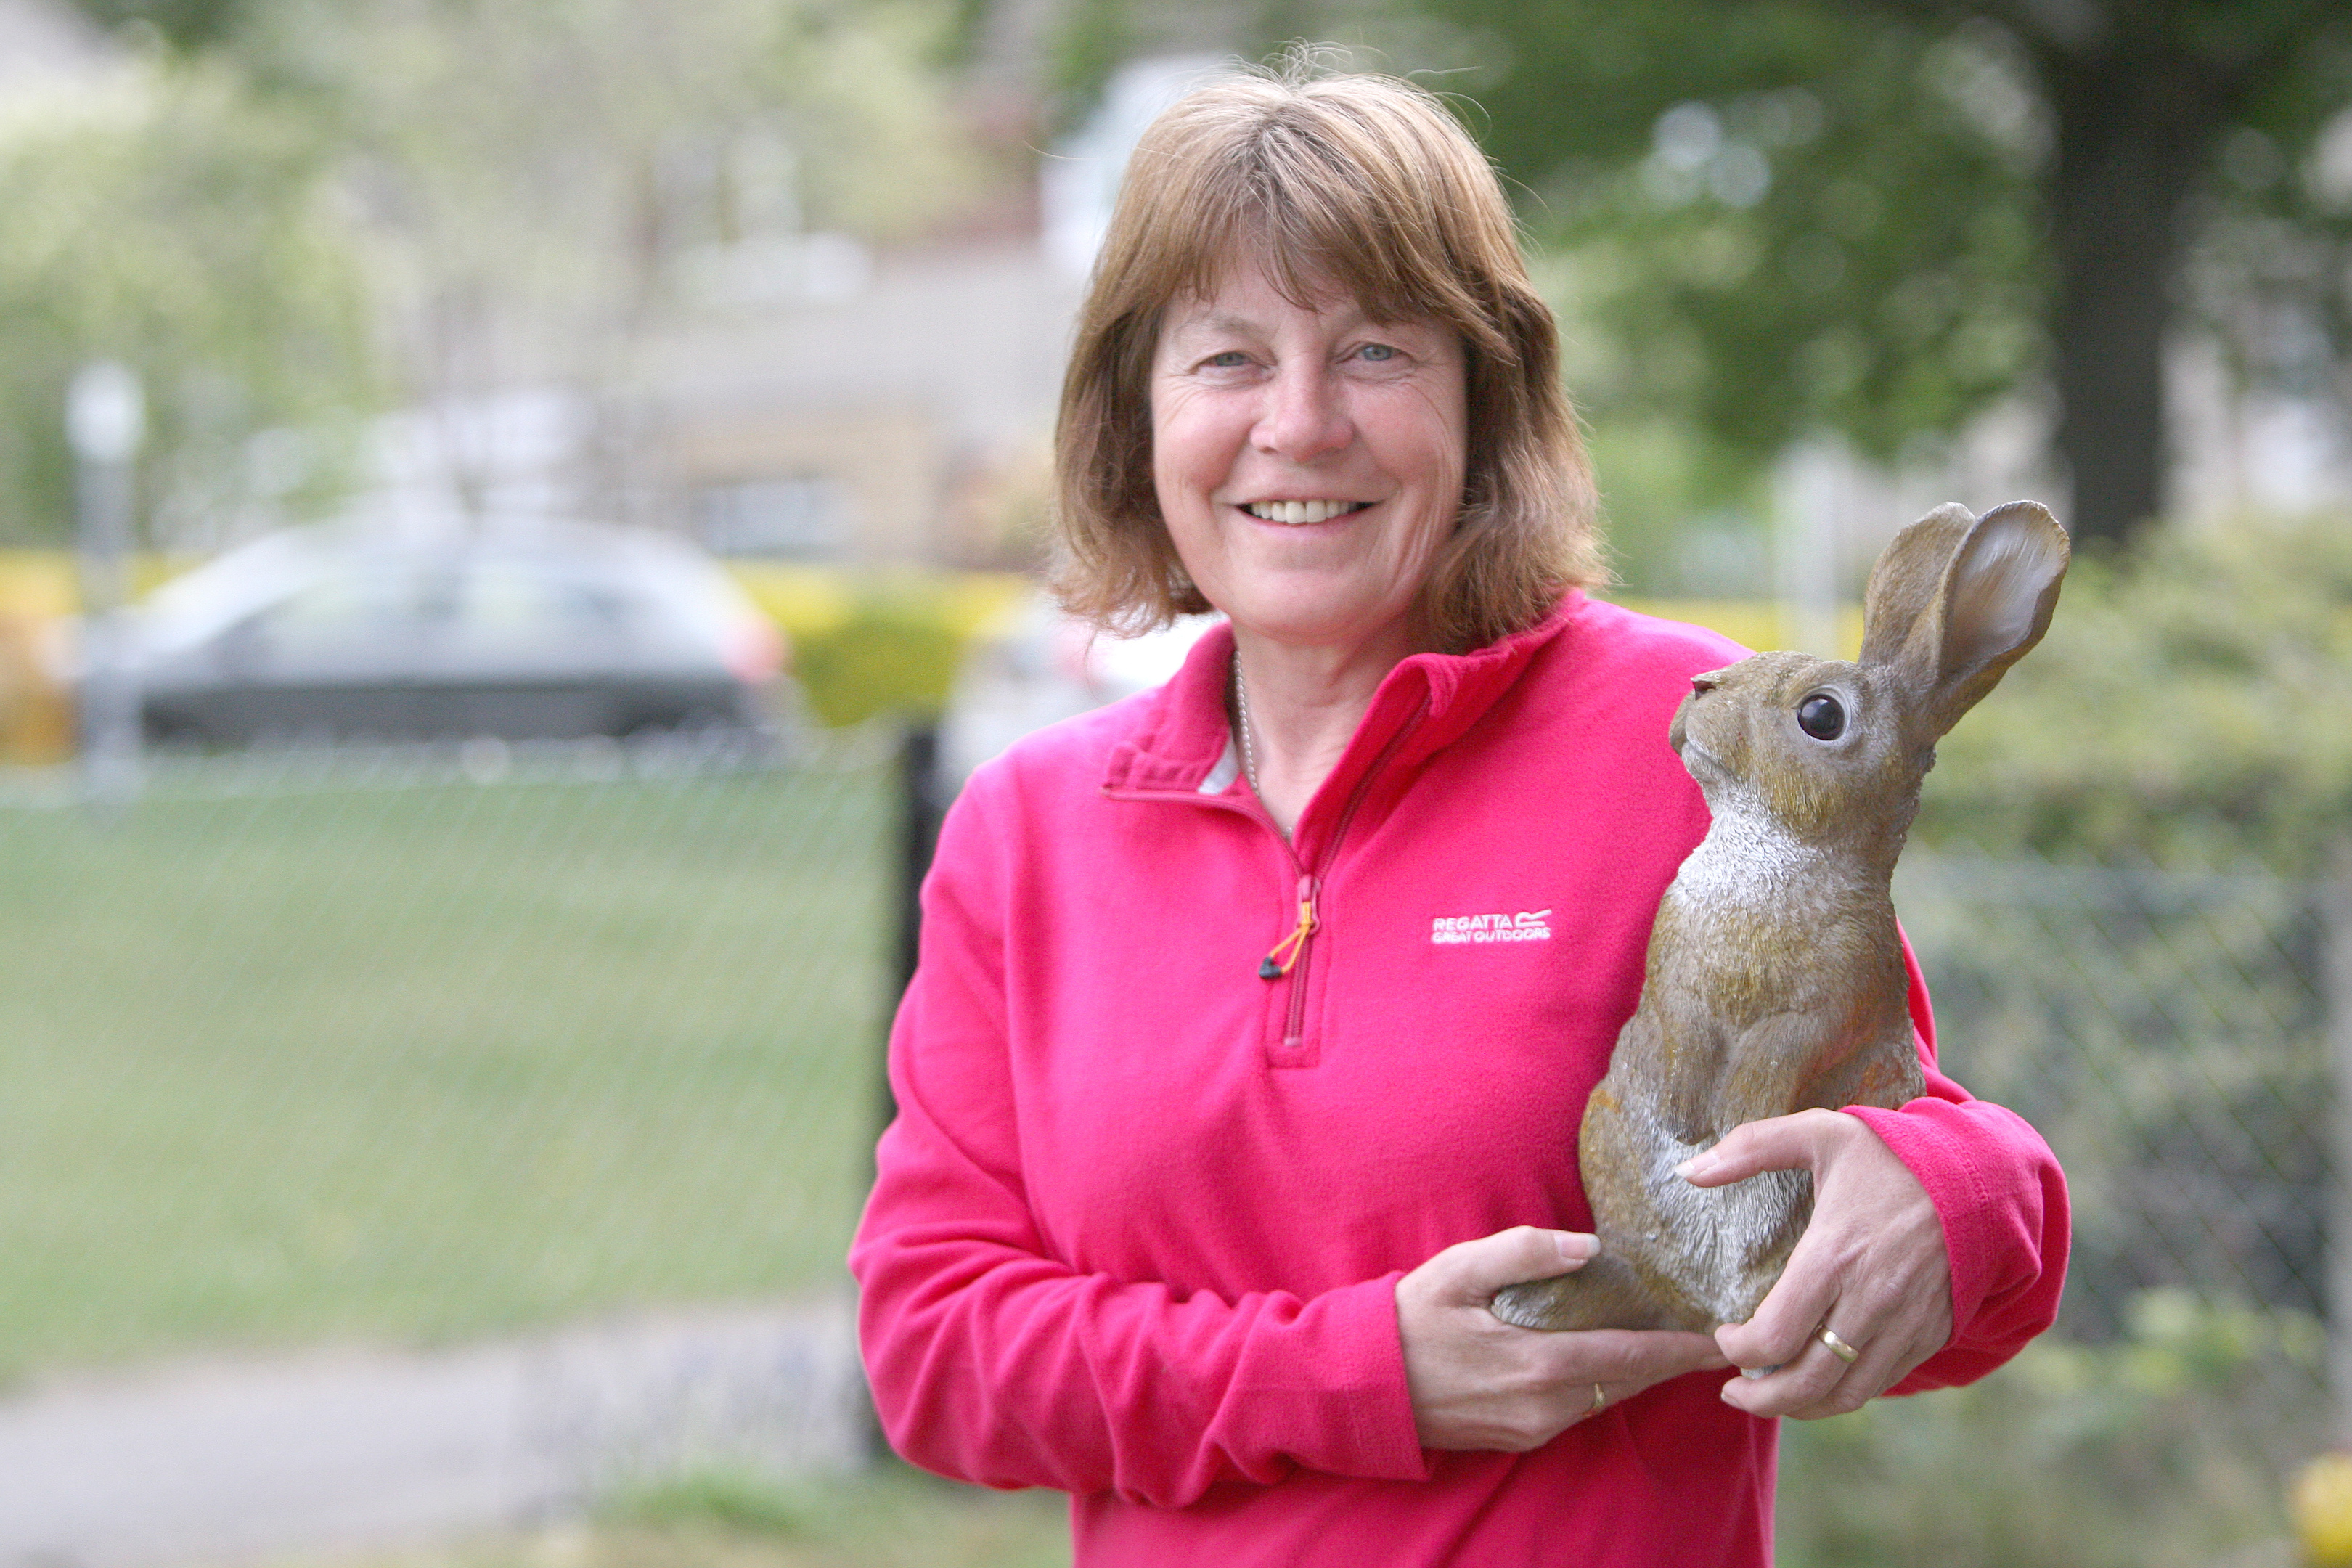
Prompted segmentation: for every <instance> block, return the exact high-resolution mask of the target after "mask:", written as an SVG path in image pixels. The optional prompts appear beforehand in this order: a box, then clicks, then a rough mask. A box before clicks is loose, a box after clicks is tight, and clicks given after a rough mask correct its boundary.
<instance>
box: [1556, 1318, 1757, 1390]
mask: <svg viewBox="0 0 2352 1568" xmlns="http://www.w3.org/2000/svg"><path fill="white" fill-rule="evenodd" d="M1535 1344H1536V1348H1537V1351H1538V1353H1539V1354H1541V1355H1543V1356H1544V1357H1545V1358H1546V1359H1545V1362H1544V1363H1543V1365H1544V1373H1545V1375H1546V1376H1548V1377H1549V1378H1552V1379H1555V1380H1557V1381H1558V1382H1560V1383H1563V1384H1580V1383H1605V1384H1612V1385H1613V1384H1621V1383H1622V1384H1628V1385H1629V1386H1632V1387H1636V1388H1647V1387H1648V1386H1649V1385H1650V1384H1654V1383H1663V1382H1664V1381H1665V1380H1666V1379H1667V1378H1670V1377H1680V1376H1681V1375H1682V1374H1683V1373H1686V1372H1696V1371H1698V1370H1699V1369H1700V1368H1702V1367H1709V1366H1722V1365H1725V1364H1727V1363H1725V1361H1724V1359H1723V1352H1721V1351H1719V1350H1717V1348H1716V1345H1715V1342H1714V1341H1713V1340H1711V1339H1709V1338H1708V1337H1707V1336H1706V1335H1705V1334H1686V1333H1676V1332H1672V1331H1665V1330H1657V1329H1581V1330H1577V1331H1571V1332H1568V1333H1549V1334H1538V1335H1537V1336H1536V1340H1535Z"/></svg>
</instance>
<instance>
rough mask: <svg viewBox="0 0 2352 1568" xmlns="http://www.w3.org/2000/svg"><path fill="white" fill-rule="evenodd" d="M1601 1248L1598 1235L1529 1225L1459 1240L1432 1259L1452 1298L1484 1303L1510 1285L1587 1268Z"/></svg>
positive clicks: (1439, 1280)
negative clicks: (1473, 1238)
mask: <svg viewBox="0 0 2352 1568" xmlns="http://www.w3.org/2000/svg"><path fill="white" fill-rule="evenodd" d="M1600 1249H1601V1243H1600V1241H1599V1239H1598V1238H1597V1237H1591V1236H1585V1235H1581V1234H1580V1233H1578V1232H1576V1231H1572V1230H1538V1229H1537V1228H1536V1227H1535V1226H1525V1225H1523V1226H1517V1227H1515V1228H1513V1229H1510V1230H1505V1231H1497V1232H1496V1234H1495V1235H1493V1236H1484V1237H1479V1238H1478V1239H1477V1240H1475V1241H1464V1242H1457V1243H1456V1244H1455V1245H1454V1246H1452V1247H1447V1248H1446V1249H1445V1250H1444V1251H1443V1252H1441V1253H1439V1254H1438V1255H1437V1256H1436V1257H1435V1258H1432V1259H1431V1260H1430V1261H1431V1262H1432V1263H1433V1264H1434V1265H1435V1266H1436V1268H1435V1269H1434V1272H1435V1274H1436V1276H1437V1279H1436V1281H1435V1282H1436V1283H1437V1284H1438V1285H1439V1286H1440V1288H1441V1289H1442V1290H1443V1292H1444V1295H1445V1296H1446V1297H1447V1298H1448V1299H1450V1300H1455V1301H1461V1302H1475V1303H1476V1304H1478V1305H1481V1306H1483V1305H1485V1304H1486V1300H1487V1299H1488V1298H1489V1297H1491V1296H1493V1295H1494V1294H1495V1292H1496V1291H1497V1290H1500V1289H1502V1288H1503V1287H1504V1286H1506V1285H1517V1284H1518V1283H1520V1282H1521V1281H1522V1280H1527V1279H1556V1278H1558V1277H1559V1275H1562V1274H1567V1273H1570V1272H1572V1271H1573V1270H1575V1269H1579V1268H1583V1267H1584V1265H1585V1264H1586V1262H1588V1261H1589V1260H1590V1259H1591V1257H1592V1255H1593V1254H1594V1253H1596V1252H1598V1251H1599V1250H1600Z"/></svg>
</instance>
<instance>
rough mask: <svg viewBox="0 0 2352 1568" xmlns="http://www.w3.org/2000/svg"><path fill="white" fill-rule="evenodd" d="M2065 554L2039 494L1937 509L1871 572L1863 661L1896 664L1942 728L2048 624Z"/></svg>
mask: <svg viewBox="0 0 2352 1568" xmlns="http://www.w3.org/2000/svg"><path fill="white" fill-rule="evenodd" d="M2067 554H2068V552H2067V546H2066V531H2065V530H2064V529H2063V528H2061V527H2059V526H2058V520H2057V519H2056V518H2053V517H2052V516H2051V515H2050V513H2049V511H2048V510H2047V509H2046V508H2044V507H2042V506H2041V505H2040V504H2038V503H2036V502H2033V501H2011V503H2010V504H2009V505H2007V506H2002V507H1995V508H1994V509H1993V510H1990V511H1989V512H1987V513H1985V514H1984V516H1983V517H1981V518H1971V517H1970V516H1969V513H1968V509H1967V508H1965V507H1961V506H1957V505H1955V506H1944V507H1938V508H1937V509H1936V510H1934V511H1932V512H1930V513H1928V514H1927V516H1926V517H1924V518H1921V519H1920V520H1919V521H1917V522H1915V523H1913V524H1912V525H1911V526H1910V527H1909V528H1906V529H1905V530H1904V531H1902V532H1901V533H1900V534H1898V535H1897V536H1896V537H1895V542H1894V543H1892V544H1890V545H1888V546H1887V548H1886V553H1885V555H1883V556H1881V557H1880V558H1879V562H1878V565H1877V567H1876V568H1875V569H1874V570H1873V571H1872V573H1871V574H1870V590H1869V596H1868V601H1867V614H1868V616H1869V620H1870V628H1869V633H1868V635H1867V636H1866V637H1864V640H1863V650H1862V661H1863V662H1864V664H1886V665H1892V666H1895V668H1896V669H1897V672H1898V673H1899V674H1901V675H1902V676H1903V677H1904V679H1905V683H1906V685H1909V686H1910V687H1911V688H1912V689H1914V690H1915V691H1916V692H1917V693H1918V694H1919V697H1920V707H1919V710H1918V712H1919V717H1920V718H1921V719H1922V720H1923V721H1925V723H1926V724H1927V727H1928V728H1929V729H1930V731H1931V732H1932V733H1933V734H1936V735H1940V734H1942V733H1943V732H1944V731H1947V730H1948V729H1950V728H1951V727H1952V726H1953V725H1954V724H1956V723H1958V721H1959V718H1960V715H1961V714H1963V713H1965V712H1967V711H1968V710H1969V709H1970V708H1972V707H1974V706H1976V704H1977V702H1978V700H1979V699H1981V698H1982V697H1983V696H1984V694H1985V693H1986V692H1988V691H1990V690H1991V689H1993V687H1994V686H1995V685H1996V684H1997V683H1999V681H2000V678H2001V676H2002V675H2003V674H2004V673H2005V672H2006V671H2007V670H2008V668H2009V667H2010V666H2011V665H2012V664H2014V663H2016V662H2017V661H2018V660H2019V659H2020V658H2023V657H2024V656H2025V652H2026V650H2027V649H2028V648H2031V647H2032V646H2033V645H2034V644H2035V643H2037V642H2040V641H2041V640H2042V633H2043V632H2045V631H2047V630H2049V628H2050V612H2051V610H2052V609H2053V607H2054V606H2055V605H2057V603H2058V584H2059V582H2060V580H2061V579H2063V577H2064V576H2065V574H2066V561H2067Z"/></svg>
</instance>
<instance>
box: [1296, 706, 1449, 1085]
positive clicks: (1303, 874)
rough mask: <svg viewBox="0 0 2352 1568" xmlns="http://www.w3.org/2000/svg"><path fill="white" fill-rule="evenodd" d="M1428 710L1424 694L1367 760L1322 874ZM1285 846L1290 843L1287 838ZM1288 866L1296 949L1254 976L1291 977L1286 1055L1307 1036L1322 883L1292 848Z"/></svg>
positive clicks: (1333, 830)
mask: <svg viewBox="0 0 2352 1568" xmlns="http://www.w3.org/2000/svg"><path fill="white" fill-rule="evenodd" d="M1428 710H1429V694H1428V693H1427V692H1426V691H1424V692H1423V693H1422V697H1421V700H1420V701H1419V702H1417V703H1415V704H1414V705H1413V710H1412V714H1411V715H1410V716H1408V717H1407V718H1406V720H1405V721H1404V722H1403V723H1402V724H1400V725H1398V726H1397V731H1396V733H1395V734H1393V735H1391V736H1390V737H1389V739H1388V744H1386V745H1384V746H1382V747H1381V751H1380V754H1379V755H1378V756H1376V757H1374V758H1373V759H1372V764H1371V766H1370V767H1368V768H1366V769H1365V770H1364V776H1363V777H1362V778H1360V779H1358V780H1357V781H1356V787H1355V789H1354V790H1352V791H1351V792H1349V795H1348V804H1347V805H1346V807H1345V808H1343V809H1342V810H1341V811H1340V813H1339V821H1338V822H1337V823H1336V824H1334V825H1333V826H1332V828H1331V841H1330V842H1329V843H1328V844H1326V845H1325V846H1324V847H1323V858H1322V864H1323V866H1324V868H1326V869H1327V870H1328V868H1330V867H1331V866H1332V865H1333V864H1334V863H1335V862H1336V861H1337V860H1338V859H1339V845H1340V843H1341V841H1342V840H1344V839H1345V838H1346V837H1348V826H1349V824H1350V823H1352V822H1354V821H1355V820H1356V808H1357V807H1359V806H1360V805H1363V804H1364V797H1365V796H1366V795H1370V794H1371V792H1372V783H1373V781H1374V780H1376V779H1378V778H1379V777H1380V776H1381V773H1383V772H1385V771H1386V770H1387V767H1388V764H1389V759H1390V758H1391V757H1393V756H1395V755H1396V751H1397V748H1398V747H1399V746H1401V745H1402V744H1404V740H1405V737H1406V736H1408V735H1410V734H1412V732H1413V731H1414V730H1416V729H1418V728H1419V727H1420V725H1421V717H1422V715H1423V713H1426V712H1427V711H1428ZM1284 842H1285V843H1286V844H1287V843H1288V842H1289V841H1288V840H1287V839H1286V840H1284ZM1291 863H1292V864H1293V865H1297V866H1298V868H1299V869H1298V917H1299V918H1298V925H1297V928H1296V929H1294V930H1293V931H1291V933H1290V935H1289V936H1287V937H1285V938H1284V939H1283V945H1284V946H1293V944H1295V948H1294V951H1293V952H1292V953H1291V955H1290V958H1289V961H1288V962H1287V963H1283V964H1282V965H1280V966H1279V968H1278V969H1276V973H1275V974H1267V973H1266V969H1267V966H1268V965H1269V964H1273V963H1274V962H1275V954H1276V953H1279V952H1281V951H1282V948H1281V947H1276V949H1275V952H1274V953H1269V954H1268V955H1267V956H1266V959H1265V963H1260V964H1259V965H1258V974H1259V975H1260V976H1261V977H1262V978H1265V979H1269V980H1270V979H1274V978H1276V975H1279V974H1287V975H1288V976H1289V977H1290V1010H1289V1014H1288V1016H1287V1018H1286V1021H1285V1023H1284V1025H1283V1030H1282V1044H1283V1048H1284V1049H1286V1050H1296V1049H1297V1048H1298V1047H1299V1046H1300V1045H1301V1043H1302V1042H1304V1040H1305V1039H1306V1037H1307V971H1308V965H1309V963H1310V961H1311V960H1312V958H1313V955H1314V947H1315V932H1316V931H1317V930H1318V929H1319V928H1320V927H1321V925H1322V923H1323V922H1322V921H1321V919H1320V918H1319V917H1318V913H1317V910H1316V901H1317V899H1318V895H1319V894H1320V893H1321V891H1322V880H1321V879H1320V878H1318V877H1315V876H1312V875H1310V874H1309V873H1308V872H1307V868H1306V867H1305V866H1303V865H1300V864H1299V862H1298V858H1297V850H1296V849H1295V848H1294V849H1293V850H1292V851H1291Z"/></svg>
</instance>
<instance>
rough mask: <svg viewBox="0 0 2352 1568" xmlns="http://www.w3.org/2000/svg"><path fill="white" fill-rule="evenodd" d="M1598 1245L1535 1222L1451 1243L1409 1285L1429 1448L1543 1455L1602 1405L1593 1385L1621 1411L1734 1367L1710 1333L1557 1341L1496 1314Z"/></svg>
mask: <svg viewBox="0 0 2352 1568" xmlns="http://www.w3.org/2000/svg"><path fill="white" fill-rule="evenodd" d="M1599 1247H1600V1243H1599V1242H1598V1241H1597V1240H1596V1239H1595V1238H1594V1237H1590V1236H1584V1235H1580V1234H1579V1233H1577V1232H1575V1231H1566V1230H1537V1229H1535V1228H1534V1227H1533V1226H1517V1228H1515V1229H1511V1230H1506V1231H1499V1232H1497V1233H1496V1234H1495V1235H1493V1236H1488V1237H1480V1238H1479V1239H1477V1240H1476V1241H1465V1242H1461V1243H1459V1244H1457V1245H1455V1246H1453V1247H1447V1248H1446V1249H1445V1250H1444V1251H1443V1252H1441V1253H1439V1254H1438V1255H1437V1256H1436V1257H1434V1258H1431V1259H1430V1260H1429V1261H1428V1262H1426V1263H1424V1264H1423V1265H1422V1266H1421V1267H1420V1268H1416V1269H1414V1270H1413V1271H1412V1273H1410V1274H1408V1275H1406V1276H1405V1277H1404V1278H1403V1279H1400V1280H1398V1281H1397V1288H1396V1305H1397V1329H1398V1331H1399V1333H1400V1334H1401V1335H1402V1338H1403V1341H1404V1370H1405V1378H1406V1380H1407V1382H1408V1383H1409V1384H1411V1386H1412V1415H1413V1421H1414V1424H1415V1425H1416V1426H1418V1427H1419V1428H1420V1432H1421V1444H1422V1447H1424V1448H1480V1449H1500V1450H1501V1451H1503V1452H1505V1453H1511V1454H1521V1453H1525V1452H1527V1451H1528V1449H1530V1448H1538V1447H1542V1446H1543V1445H1544V1444H1546V1443H1549V1442H1550V1441H1551V1440H1552V1438H1554V1437H1556V1436H1559V1434H1560V1433H1561V1432H1562V1431H1564V1430H1566V1429H1567V1428H1568V1427H1570V1426H1574V1425H1576V1423H1577V1422H1579V1421H1580V1420H1582V1419H1583V1418H1584V1417H1585V1416H1586V1415H1590V1414H1591V1412H1592V1408H1593V1393H1592V1391H1593V1386H1594V1385H1595V1384H1599V1385H1600V1387H1601V1388H1602V1389H1603V1390H1605V1391H1606V1392H1607V1394H1608V1396H1609V1398H1608V1403H1609V1404H1610V1405H1615V1404H1617V1403H1618V1402H1620V1401H1621V1400H1625V1399H1630V1398H1632V1397H1633V1395H1634V1394H1639V1393H1640V1392H1641V1391H1642V1390H1643V1389H1645V1388H1647V1387H1649V1386H1650V1385H1651V1384H1654V1383H1664V1381H1665V1380H1666V1379H1668V1378H1670V1377H1680V1376H1681V1375H1682V1374H1683V1373H1686V1372H1696V1371H1698V1370H1700V1369H1701V1368H1704V1367H1720V1366H1728V1365H1730V1364H1731V1363H1729V1362H1727V1361H1726V1360H1725V1359H1724V1358H1723V1352H1721V1351H1719V1350H1717V1348H1716V1343H1715V1341H1714V1340H1712V1339H1710V1338H1709V1337H1707V1336H1706V1335H1705V1334H1682V1333H1666V1332H1659V1331H1635V1330H1631V1329H1591V1330H1583V1331H1569V1332H1565V1333H1547V1332H1544V1331H1539V1330H1535V1329H1520V1328H1514V1327H1512V1326H1511V1325H1510V1324H1508V1323H1507V1322H1504V1321H1502V1320H1501V1319H1500V1318H1497V1317H1496V1316H1495V1315H1494V1314H1493V1313H1492V1312H1490V1311H1488V1310H1486V1303H1487V1302H1488V1301H1489V1300H1493V1298H1494V1295H1495V1292H1496V1291H1497V1290H1500V1289H1502V1288H1503V1287H1504V1286H1506V1285H1516V1284H1517V1283H1519V1282H1520V1281H1521V1280H1523V1279H1552V1278H1554V1277H1555V1276H1558V1275H1561V1274H1566V1273H1570V1272H1571V1271H1573V1270H1575V1269H1578V1268H1582V1267H1583V1266H1584V1264H1585V1261H1586V1260H1587V1259H1588V1258H1591V1256H1592V1255H1593V1253H1594V1252H1595V1251H1596V1250H1598V1248H1599Z"/></svg>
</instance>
